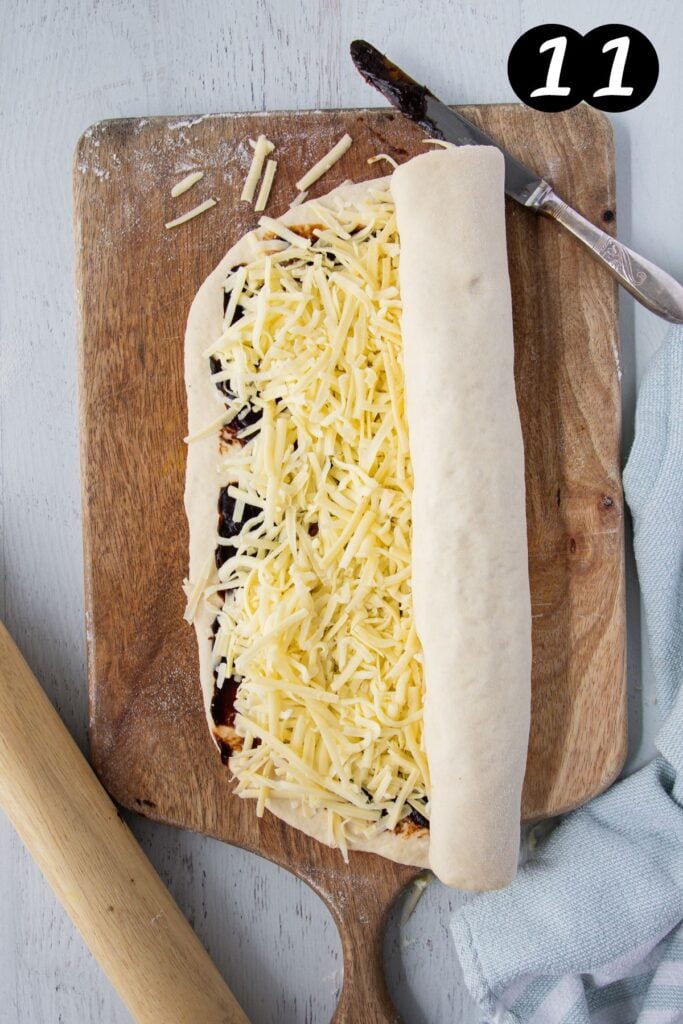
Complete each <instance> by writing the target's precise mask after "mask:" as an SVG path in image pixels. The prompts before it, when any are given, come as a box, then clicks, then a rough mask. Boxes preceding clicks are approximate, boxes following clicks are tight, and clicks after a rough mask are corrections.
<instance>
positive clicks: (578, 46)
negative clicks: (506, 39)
mask: <svg viewBox="0 0 683 1024" xmlns="http://www.w3.org/2000/svg"><path fill="white" fill-rule="evenodd" d="M582 54H583V36H582V35H581V34H580V33H579V32H576V31H575V30H574V29H573V28H568V27H567V26H566V25H537V26H536V28H530V29H529V31H528V32H525V33H524V35H521V36H520V37H519V39H518V40H517V42H516V43H515V45H514V46H513V47H512V49H511V50H510V56H509V57H508V78H509V79H510V85H511V86H512V88H513V89H514V91H515V93H516V94H517V96H519V98H520V100H521V101H522V103H526V105H527V106H528V107H533V108H534V110H544V111H546V112H547V113H551V112H557V111H560V110H569V109H570V107H574V106H576V104H577V103H580V102H581V100H582V99H583V88H582V86H583V76H582V68H581V65H582Z"/></svg>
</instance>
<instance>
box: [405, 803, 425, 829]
mask: <svg viewBox="0 0 683 1024" xmlns="http://www.w3.org/2000/svg"><path fill="white" fill-rule="evenodd" d="M408 820H409V821H412V823H413V824H414V825H417V826H418V828H429V821H428V820H427V818H425V817H424V815H422V814H420V812H419V811H416V810H415V808H414V807H411V808H410V814H409V815H408Z"/></svg>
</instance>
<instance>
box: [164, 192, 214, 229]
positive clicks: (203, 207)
mask: <svg viewBox="0 0 683 1024" xmlns="http://www.w3.org/2000/svg"><path fill="white" fill-rule="evenodd" d="M217 202H218V200H217V199H205V200H204V202H203V203H200V204H199V206H195V207H194V209H192V210H188V211H187V213H184V214H183V215H182V217H176V219H175V220H169V222H168V223H167V224H165V225H164V227H165V228H167V229H168V228H177V227H178V226H179V225H180V224H185V223H186V222H187V221H188V220H192V219H193V217H198V216H199V215H200V213H206V211H207V210H210V209H211V207H212V206H215V205H216V203H217Z"/></svg>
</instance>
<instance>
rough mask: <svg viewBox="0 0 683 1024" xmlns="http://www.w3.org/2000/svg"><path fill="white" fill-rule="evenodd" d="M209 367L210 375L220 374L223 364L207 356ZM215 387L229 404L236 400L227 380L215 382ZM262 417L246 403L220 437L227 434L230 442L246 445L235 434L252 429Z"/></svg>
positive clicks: (217, 359)
mask: <svg viewBox="0 0 683 1024" xmlns="http://www.w3.org/2000/svg"><path fill="white" fill-rule="evenodd" d="M209 367H210V369H211V373H212V374H214V373H220V372H221V370H222V369H223V363H222V362H221V360H220V359H219V358H218V356H209ZM216 387H217V388H218V390H219V391H220V392H221V394H222V395H225V397H226V398H227V399H229V400H230V401H231V402H234V401H235V400H236V398H237V395H236V394H235V392H234V391H233V390H232V388H231V386H230V381H229V380H219V381H216ZM262 415H263V413H262V412H261V410H260V409H256V408H255V407H254V406H253V405H251V404H250V403H249V402H247V403H245V405H243V406H242V408H241V409H240V411H239V412H238V413H237V415H236V416H235V418H234V420H232V421H231V422H230V423H227V424H226V425H225V426H224V427H223V428H222V429H221V435H224V434H227V436H228V438H229V439H230V440H235V441H238V442H239V443H240V444H246V439H242V438H239V437H237V434H238V433H239V431H240V430H244V429H245V427H252V426H253V425H254V424H255V423H258V422H259V420H260V419H261V416H262ZM223 439H224V440H225V438H223Z"/></svg>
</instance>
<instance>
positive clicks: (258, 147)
mask: <svg viewBox="0 0 683 1024" xmlns="http://www.w3.org/2000/svg"><path fill="white" fill-rule="evenodd" d="M250 141H251V140H250ZM274 149H275V146H274V145H273V143H272V142H270V141H269V140H268V139H267V138H266V137H265V135H259V137H258V139H257V140H256V144H255V145H254V155H253V156H252V158H251V166H250V168H249V172H248V174H247V176H246V178H245V180H244V188H243V189H242V195H241V196H240V199H242V200H243V201H244V202H247V203H250V202H251V201H252V200H253V198H254V193H255V192H256V186H257V185H258V182H259V178H260V177H261V171H262V170H263V163H264V161H265V159H266V157H267V156H268V154H269V153H272V152H273V150H274Z"/></svg>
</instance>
